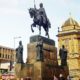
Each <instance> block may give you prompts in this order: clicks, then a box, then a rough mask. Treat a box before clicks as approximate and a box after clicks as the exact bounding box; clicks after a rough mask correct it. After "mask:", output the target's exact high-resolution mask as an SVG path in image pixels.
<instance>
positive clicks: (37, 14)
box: [29, 3, 51, 38]
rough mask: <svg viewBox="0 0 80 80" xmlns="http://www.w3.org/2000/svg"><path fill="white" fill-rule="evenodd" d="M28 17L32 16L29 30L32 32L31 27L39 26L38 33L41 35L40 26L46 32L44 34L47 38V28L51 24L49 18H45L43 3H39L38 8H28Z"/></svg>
mask: <svg viewBox="0 0 80 80" xmlns="http://www.w3.org/2000/svg"><path fill="white" fill-rule="evenodd" d="M29 14H30V17H31V18H33V23H32V24H31V30H32V32H34V30H33V27H36V26H39V34H40V35H41V26H42V27H43V29H44V30H45V32H46V36H48V38H49V33H48V32H49V28H51V24H50V22H49V19H48V18H47V15H46V12H45V9H44V7H43V4H42V3H40V8H39V9H37V8H36V7H35V8H30V9H29Z"/></svg>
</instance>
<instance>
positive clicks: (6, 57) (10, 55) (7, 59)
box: [0, 46, 15, 74]
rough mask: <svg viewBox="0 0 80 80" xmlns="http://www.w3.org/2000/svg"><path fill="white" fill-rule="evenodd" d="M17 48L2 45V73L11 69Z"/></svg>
mask: <svg viewBox="0 0 80 80" xmlns="http://www.w3.org/2000/svg"><path fill="white" fill-rule="evenodd" d="M14 58H15V50H14V49H12V48H9V47H5V46H0V73H1V74H4V73H7V72H8V71H9V70H10V66H11V63H12V62H14Z"/></svg>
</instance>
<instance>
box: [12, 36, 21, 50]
mask: <svg viewBox="0 0 80 80" xmlns="http://www.w3.org/2000/svg"><path fill="white" fill-rule="evenodd" d="M19 38H21V36H18V37H14V49H15V40H16V39H19Z"/></svg>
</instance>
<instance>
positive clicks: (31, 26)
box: [31, 24, 34, 32]
mask: <svg viewBox="0 0 80 80" xmlns="http://www.w3.org/2000/svg"><path fill="white" fill-rule="evenodd" d="M31 31H32V32H34V30H33V24H31Z"/></svg>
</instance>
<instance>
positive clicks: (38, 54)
mask: <svg viewBox="0 0 80 80" xmlns="http://www.w3.org/2000/svg"><path fill="white" fill-rule="evenodd" d="M41 41H42V43H41ZM40 43H41V44H40ZM38 44H39V45H40V46H37V45H38ZM27 49H28V52H27V53H28V58H27V62H26V63H25V64H20V63H19V64H18V63H17V64H16V65H15V72H16V76H17V77H18V78H30V80H53V79H54V75H56V76H57V77H59V72H60V71H59V66H58V60H57V48H56V47H55V42H54V41H53V40H51V39H48V38H45V37H42V36H39V35H38V36H32V37H31V38H30V43H29V44H28V45H27ZM38 58H39V59H38ZM56 71H57V72H56Z"/></svg>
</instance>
